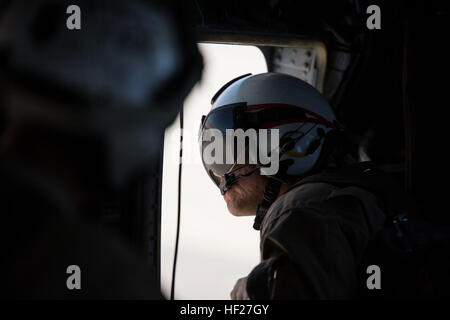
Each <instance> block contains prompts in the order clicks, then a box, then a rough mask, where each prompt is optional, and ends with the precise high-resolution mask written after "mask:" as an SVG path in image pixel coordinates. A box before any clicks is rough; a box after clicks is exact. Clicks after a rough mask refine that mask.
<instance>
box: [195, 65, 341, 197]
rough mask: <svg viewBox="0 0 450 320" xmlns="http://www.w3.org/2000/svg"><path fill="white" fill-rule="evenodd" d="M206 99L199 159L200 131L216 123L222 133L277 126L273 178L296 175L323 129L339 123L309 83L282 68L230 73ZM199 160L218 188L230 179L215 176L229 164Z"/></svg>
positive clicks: (309, 163)
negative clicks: (208, 101)
mask: <svg viewBox="0 0 450 320" xmlns="http://www.w3.org/2000/svg"><path fill="white" fill-rule="evenodd" d="M211 103H212V108H211V111H210V112H209V113H208V115H207V116H203V118H202V122H201V128H200V132H199V134H200V135H199V142H200V146H201V151H202V159H203V150H204V148H205V147H206V146H207V145H208V143H209V142H208V141H203V137H202V136H203V133H204V132H205V130H206V129H212V128H214V129H218V130H220V131H222V132H223V133H224V136H225V130H226V129H238V128H241V129H244V130H245V129H249V128H253V129H262V128H265V129H269V130H271V129H279V138H280V141H279V164H280V169H279V170H278V172H277V173H276V174H275V175H273V178H275V179H277V180H279V181H280V182H282V183H290V182H293V181H295V180H298V179H300V178H301V177H303V176H305V175H306V174H307V173H308V172H310V171H311V170H312V169H313V168H314V167H315V165H316V164H317V162H318V160H319V157H320V155H321V152H322V150H323V144H324V140H325V137H326V135H327V134H328V133H329V132H330V131H331V130H334V129H336V127H337V125H338V124H337V122H336V116H335V114H334V112H333V109H332V108H331V106H330V105H329V103H328V102H327V100H326V99H325V98H324V97H323V96H322V95H321V94H320V93H319V92H318V91H317V90H316V89H315V88H314V87H312V86H311V85H309V84H308V83H306V82H304V81H302V80H300V79H298V78H296V77H293V76H290V75H286V74H281V73H272V72H269V73H262V74H257V75H251V74H247V75H243V76H241V77H238V78H236V79H233V80H232V81H230V82H228V83H227V84H225V85H224V86H223V87H222V88H221V89H220V90H219V91H218V92H217V93H216V94H215V96H214V97H213V98H212V100H211ZM256 157H257V155H256ZM203 160H204V159H203ZM203 164H204V166H205V169H206V170H207V172H208V174H209V176H210V177H211V178H212V179H213V181H214V182H215V183H216V184H217V185H218V186H219V187H220V189H221V191H222V194H224V193H225V192H226V190H228V188H229V187H230V186H231V184H233V183H234V182H235V181H233V182H231V181H230V183H228V185H227V184H224V183H222V184H221V182H223V181H220V179H218V176H224V175H225V174H226V173H229V172H230V169H231V168H232V167H233V164H215V163H213V164H208V163H206V162H205V161H203ZM261 167H263V166H261ZM261 170H263V168H261ZM233 178H235V177H234V176H233ZM237 178H239V177H237ZM222 180H224V179H222ZM225 180H226V179H225ZM234 180H236V179H234Z"/></svg>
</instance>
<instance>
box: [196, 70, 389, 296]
mask: <svg viewBox="0 0 450 320" xmlns="http://www.w3.org/2000/svg"><path fill="white" fill-rule="evenodd" d="M239 129H243V130H251V129H254V130H255V131H254V132H256V130H258V132H259V136H258V137H257V140H259V142H260V141H261V140H265V141H268V139H267V138H264V139H263V138H262V137H261V131H260V130H261V129H267V130H270V131H275V130H277V133H278V137H279V141H277V142H278V143H275V144H274V143H273V142H274V141H271V143H269V147H267V150H270V152H269V153H271V154H276V155H277V157H276V159H275V160H277V161H278V170H277V172H275V173H273V172H268V171H267V167H268V166H267V164H266V163H262V161H261V155H260V154H259V151H260V150H258V149H260V148H261V147H259V148H256V149H255V148H250V143H245V146H246V147H245V152H243V151H242V150H241V151H240V152H239V150H238V151H236V147H235V144H236V141H235V139H228V140H226V139H224V140H226V145H225V147H224V148H223V154H224V155H223V158H224V159H225V158H226V153H227V152H228V153H230V152H231V153H233V155H232V156H229V157H228V159H233V160H234V162H226V163H224V162H225V161H222V162H220V163H217V161H216V162H214V161H211V159H209V158H210V157H209V156H208V152H207V151H209V150H208V148H209V146H210V145H211V143H212V142H211V139H210V137H209V136H208V135H207V134H206V133H207V132H208V131H209V130H215V131H220V132H222V133H223V134H224V135H226V132H227V131H228V132H230V130H239ZM342 137H343V134H342V128H341V126H340V125H339V123H338V122H337V121H336V117H335V115H334V112H333V109H332V108H331V106H330V105H329V104H328V102H327V101H326V100H325V98H324V97H323V96H322V95H321V94H320V93H319V92H318V91H317V90H316V89H314V88H313V87H312V86H310V85H308V84H307V83H305V82H303V81H302V80H300V79H298V78H295V77H292V76H289V75H283V74H278V73H264V74H258V75H245V76H242V77H239V78H237V79H234V80H232V81H230V82H229V83H227V84H226V85H225V86H224V87H222V88H221V89H220V90H219V91H218V92H217V93H216V95H215V96H214V97H213V99H212V109H211V111H210V112H209V114H208V115H207V116H206V117H203V118H202V123H201V131H200V136H199V142H200V145H201V152H202V159H203V164H204V167H205V169H206V171H207V173H208V175H209V176H210V177H211V178H212V180H213V181H214V183H215V184H216V185H217V186H218V187H219V188H220V191H221V193H222V195H223V196H224V200H225V201H226V204H227V207H228V209H229V211H230V212H231V213H232V214H233V215H235V216H248V215H255V223H254V228H255V229H256V230H260V234H261V245H260V247H261V258H262V261H261V263H260V264H259V265H257V266H256V267H255V268H254V269H253V271H252V272H251V273H250V274H249V275H248V276H247V277H245V278H242V279H239V280H238V282H237V283H236V285H235V287H234V289H233V290H232V292H231V298H232V299H248V298H251V299H260V298H262V299H269V298H270V299H282V298H287V299H292V298H300V299H301V298H306V299H310V298H313V299H314V298H318V299H327V298H351V297H354V296H355V295H356V292H357V287H358V285H359V284H358V283H357V281H358V280H357V276H356V275H357V273H358V270H357V269H358V262H359V261H360V259H361V256H362V255H363V252H364V248H365V246H366V245H367V243H368V241H369V239H370V238H371V237H372V235H373V234H374V233H376V232H377V231H378V230H380V229H381V227H382V226H383V221H384V213H383V211H382V209H380V207H379V206H378V202H377V198H376V197H375V196H374V195H373V194H372V193H371V192H368V191H366V190H365V189H363V188H359V187H357V186H352V185H349V186H337V185H336V184H331V183H326V182H320V181H313V180H310V183H308V181H307V180H308V178H311V177H314V176H315V174H318V173H320V172H324V171H326V172H331V173H338V176H339V172H341V171H340V170H341V169H342V168H345V167H353V169H352V172H354V171H355V170H356V171H358V170H359V171H361V172H360V173H362V172H363V171H364V172H368V171H370V168H369V167H367V166H364V165H363V166H359V164H354V162H355V161H354V160H353V159H352V157H351V156H350V155H349V153H348V152H347V151H346V150H345V148H342V145H343V143H342V141H344V138H342ZM230 144H231V146H230ZM239 153H240V154H241V158H239ZM216 159H217V158H216ZM239 159H240V160H241V161H240V162H239V161H238V160H239ZM243 159H245V160H244V161H242V160H243ZM251 160H253V161H251ZM343 175H344V176H345V175H346V173H343Z"/></svg>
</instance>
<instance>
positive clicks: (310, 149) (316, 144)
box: [306, 128, 325, 155]
mask: <svg viewBox="0 0 450 320" xmlns="http://www.w3.org/2000/svg"><path fill="white" fill-rule="evenodd" d="M324 137H325V131H324V130H323V129H322V128H317V138H316V139H314V140H313V141H312V142H311V143H310V144H309V146H308V148H307V149H306V154H307V155H308V154H312V153H314V152H315V151H316V150H317V148H318V147H319V146H320V142H321V141H322V139H323V138H324Z"/></svg>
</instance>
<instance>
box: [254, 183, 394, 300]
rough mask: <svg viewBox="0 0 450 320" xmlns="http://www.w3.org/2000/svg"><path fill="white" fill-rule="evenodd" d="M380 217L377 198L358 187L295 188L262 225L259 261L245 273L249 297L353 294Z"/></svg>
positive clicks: (380, 223) (317, 185) (318, 185)
mask: <svg viewBox="0 0 450 320" xmlns="http://www.w3.org/2000/svg"><path fill="white" fill-rule="evenodd" d="M384 220H385V215H384V213H383V211H382V210H381V209H380V205H379V203H378V200H377V198H376V197H375V196H374V195H373V194H372V193H370V192H368V191H366V190H364V189H361V188H359V187H354V186H350V187H344V188H339V187H336V186H333V185H331V184H327V183H319V182H313V183H306V184H303V185H300V186H297V187H294V188H293V189H291V190H289V191H288V192H286V193H284V194H283V195H281V196H280V197H279V198H278V199H277V200H276V201H275V202H274V203H273V204H272V206H271V207H270V209H269V210H268V212H267V214H266V216H265V217H264V220H263V222H262V224H261V244H260V246H261V258H262V260H261V263H260V264H259V265H257V266H256V267H255V268H254V269H253V271H252V272H251V273H250V275H249V276H248V281H247V291H248V293H249V296H250V298H256V299H260V298H262V299H347V298H355V297H356V294H357V286H358V281H359V280H358V277H357V270H358V268H359V264H360V262H361V258H362V255H363V253H364V249H365V247H366V245H367V243H368V241H369V239H370V238H371V236H372V235H374V233H375V232H377V231H378V230H380V229H381V228H382V227H383V224H384Z"/></svg>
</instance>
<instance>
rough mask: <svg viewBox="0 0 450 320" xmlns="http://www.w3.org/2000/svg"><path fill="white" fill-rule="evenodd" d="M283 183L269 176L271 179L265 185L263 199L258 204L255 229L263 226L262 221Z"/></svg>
mask: <svg viewBox="0 0 450 320" xmlns="http://www.w3.org/2000/svg"><path fill="white" fill-rule="evenodd" d="M281 184H282V182H281V181H280V180H277V179H275V178H273V177H269V181H267V183H266V185H265V187H264V196H263V200H262V201H261V203H260V204H259V205H258V209H256V217H255V222H254V223H253V229H255V230H259V229H260V228H261V223H262V221H263V219H264V217H265V215H266V213H267V211H268V210H269V208H270V206H271V205H272V203H274V201H275V200H276V199H277V197H278V194H279V193H280V188H281Z"/></svg>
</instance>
